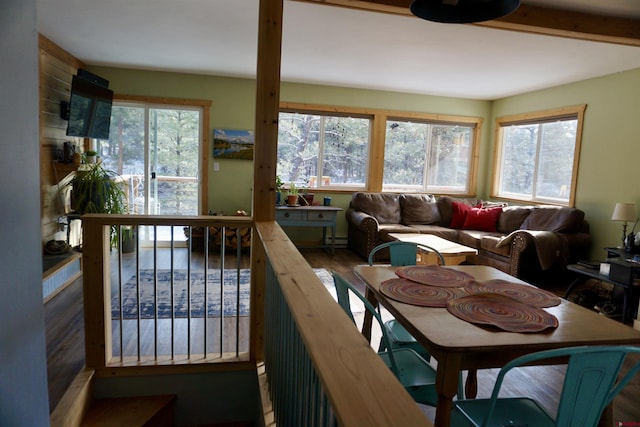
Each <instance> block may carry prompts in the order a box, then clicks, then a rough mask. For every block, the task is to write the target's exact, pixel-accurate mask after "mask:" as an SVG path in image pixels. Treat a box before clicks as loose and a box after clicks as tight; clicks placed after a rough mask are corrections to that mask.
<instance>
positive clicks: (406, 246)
mask: <svg viewBox="0 0 640 427" xmlns="http://www.w3.org/2000/svg"><path fill="white" fill-rule="evenodd" d="M385 248H389V258H390V263H391V265H394V266H403V265H415V264H416V257H417V256H418V249H422V250H424V251H428V252H433V253H435V254H436V255H437V256H438V258H439V259H440V265H444V257H443V256H442V254H441V253H440V252H439V251H438V250H437V249H435V248H432V247H431V246H428V245H422V244H420V243H413V242H400V241H393V242H385V243H381V244H379V245H378V246H376V247H374V248H373V249H371V252H369V265H373V262H374V257H375V254H376V252H378V251H380V250H382V249H385Z"/></svg>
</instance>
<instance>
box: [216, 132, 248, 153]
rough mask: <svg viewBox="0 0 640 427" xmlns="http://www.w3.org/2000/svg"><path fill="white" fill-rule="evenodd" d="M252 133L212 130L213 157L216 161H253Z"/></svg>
mask: <svg viewBox="0 0 640 427" xmlns="http://www.w3.org/2000/svg"><path fill="white" fill-rule="evenodd" d="M254 142H255V139H254V136H253V131H251V130H235V129H214V130H213V157H216V158H218V159H240V160H253V144H254Z"/></svg>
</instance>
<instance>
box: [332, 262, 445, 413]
mask: <svg viewBox="0 0 640 427" xmlns="http://www.w3.org/2000/svg"><path fill="white" fill-rule="evenodd" d="M331 274H332V275H333V281H334V283H335V285H336V293H337V295H338V304H340V307H342V309H343V310H344V311H345V313H347V315H348V316H349V317H350V318H351V320H352V321H353V323H354V325H355V321H354V318H353V313H352V312H351V306H350V300H349V294H350V293H352V294H354V295H356V296H357V297H358V298H359V299H360V300H361V301H362V302H363V303H364V306H365V309H366V310H367V311H368V312H369V313H371V314H372V315H373V318H375V319H376V321H377V322H378V324H379V325H380V328H381V330H382V341H385V342H386V348H388V349H389V350H387V351H382V352H378V355H379V356H380V357H381V358H382V360H383V361H384V363H385V364H386V365H387V366H388V367H389V368H390V369H391V371H392V372H393V373H394V375H395V376H396V378H398V381H400V383H401V384H402V385H403V386H404V387H405V389H406V390H407V391H408V392H409V394H410V395H411V397H413V399H414V400H415V401H416V402H418V403H422V404H424V405H430V406H436V403H437V401H438V394H437V393H436V387H435V384H436V371H435V369H434V368H433V367H432V366H431V365H430V364H429V362H427V361H426V360H425V359H424V358H423V357H421V356H420V355H419V354H418V353H416V352H415V351H414V350H412V349H410V348H392V347H391V345H390V343H389V342H388V341H389V338H388V336H387V333H386V330H385V328H384V323H383V321H382V317H381V316H380V313H378V311H377V310H376V308H375V307H374V306H373V305H372V304H371V303H370V302H369V301H367V299H366V298H365V297H364V296H363V295H362V294H361V293H360V292H358V290H357V289H356V288H354V287H353V285H351V284H350V283H349V282H347V281H346V280H345V279H344V278H343V277H342V276H340V275H339V274H338V273H336V272H331Z"/></svg>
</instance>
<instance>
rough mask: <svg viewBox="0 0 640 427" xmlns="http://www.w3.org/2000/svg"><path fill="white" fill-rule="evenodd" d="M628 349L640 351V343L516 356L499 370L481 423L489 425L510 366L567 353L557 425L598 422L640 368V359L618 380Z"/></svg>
mask: <svg viewBox="0 0 640 427" xmlns="http://www.w3.org/2000/svg"><path fill="white" fill-rule="evenodd" d="M629 353H638V354H640V347H631V346H584V347H569V348H560V349H554V350H547V351H541V352H537V353H532V354H528V355H525V356H522V357H519V358H517V359H514V360H512V361H511V362H509V363H507V364H506V365H505V366H504V367H503V368H502V369H501V370H500V373H499V374H498V377H497V378H496V384H495V386H494V389H493V393H492V395H491V400H492V402H491V406H490V409H489V412H488V413H487V417H486V419H485V420H484V421H483V423H482V425H483V426H485V425H487V424H488V421H489V420H490V419H491V415H492V413H493V410H494V409H495V403H496V400H497V398H498V394H499V392H500V386H501V384H502V381H503V379H504V376H505V374H506V373H507V372H508V371H509V370H510V369H512V368H515V367H518V366H521V365H525V364H528V363H531V362H533V361H539V360H541V359H552V358H558V357H565V356H568V357H569V361H568V365H567V370H566V374H565V379H564V384H563V387H562V392H561V395H560V402H559V404H558V413H557V416H556V426H568V425H572V426H595V425H597V423H598V420H599V419H600V416H601V414H602V412H603V410H604V408H605V407H606V406H607V405H608V404H609V403H611V401H612V400H613V398H614V397H615V396H616V395H617V394H618V393H619V392H620V391H621V390H622V389H623V388H624V386H625V385H626V384H627V383H628V382H629V381H630V380H631V378H633V376H635V375H636V374H637V373H638V371H639V370H640V362H638V363H636V364H635V365H634V366H633V367H631V368H630V369H629V370H628V371H627V373H626V374H625V376H624V377H622V378H620V379H619V380H618V381H617V382H616V380H617V379H618V374H619V373H620V369H621V368H622V364H623V362H624V360H625V358H626V356H627V354H629Z"/></svg>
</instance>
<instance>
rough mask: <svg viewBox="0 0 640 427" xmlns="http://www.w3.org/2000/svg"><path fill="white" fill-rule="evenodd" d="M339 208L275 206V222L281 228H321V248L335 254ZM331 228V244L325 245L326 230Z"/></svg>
mask: <svg viewBox="0 0 640 427" xmlns="http://www.w3.org/2000/svg"><path fill="white" fill-rule="evenodd" d="M340 211H342V209H341V208H335V207H333V206H295V207H289V206H276V221H277V222H278V224H280V225H281V226H283V227H322V246H323V247H329V248H331V254H332V255H333V254H334V253H335V244H336V222H337V219H338V212H340ZM329 227H330V228H331V244H330V245H326V237H327V228H329Z"/></svg>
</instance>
